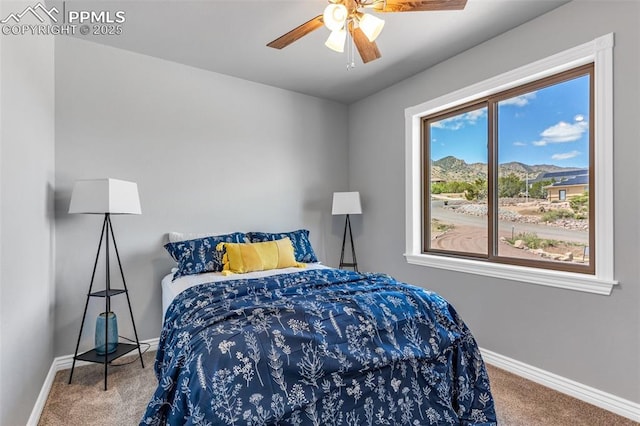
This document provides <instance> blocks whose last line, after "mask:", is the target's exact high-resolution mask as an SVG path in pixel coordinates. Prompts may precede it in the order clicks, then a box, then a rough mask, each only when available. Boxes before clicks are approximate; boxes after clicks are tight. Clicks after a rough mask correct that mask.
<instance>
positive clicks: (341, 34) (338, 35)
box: [324, 28, 347, 53]
mask: <svg viewBox="0 0 640 426" xmlns="http://www.w3.org/2000/svg"><path fill="white" fill-rule="evenodd" d="M346 40H347V31H346V30H345V29H344V28H341V29H338V30H335V31H331V34H329V38H328V39H327V41H326V42H325V43H324V45H325V46H327V47H328V48H329V49H331V50H333V51H335V52H338V53H342V52H344V45H345V42H346Z"/></svg>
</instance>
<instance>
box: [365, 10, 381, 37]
mask: <svg viewBox="0 0 640 426" xmlns="http://www.w3.org/2000/svg"><path fill="white" fill-rule="evenodd" d="M359 25H360V29H361V30H362V32H363V33H364V35H366V36H367V38H368V39H369V41H374V40H375V39H376V38H378V36H379V35H380V32H381V31H382V28H383V27H384V21H383V20H382V19H380V18H378V17H376V16H373V15H369V14H368V13H365V14H363V15H362V17H361V18H360V23H359Z"/></svg>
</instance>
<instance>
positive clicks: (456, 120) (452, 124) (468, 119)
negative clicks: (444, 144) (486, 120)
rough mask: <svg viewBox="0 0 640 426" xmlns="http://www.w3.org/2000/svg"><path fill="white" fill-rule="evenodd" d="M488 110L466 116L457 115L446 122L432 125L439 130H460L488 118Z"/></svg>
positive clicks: (466, 114)
mask: <svg viewBox="0 0 640 426" xmlns="http://www.w3.org/2000/svg"><path fill="white" fill-rule="evenodd" d="M486 115H487V110H486V108H482V109H476V110H473V111H469V112H465V113H464V114H460V115H455V116H453V117H449V118H445V119H444V120H440V121H436V122H435V123H432V124H431V125H432V126H433V127H435V128H437V129H447V130H458V129H461V128H463V127H464V126H466V125H474V124H476V123H477V122H478V120H479V119H481V118H483V117H486Z"/></svg>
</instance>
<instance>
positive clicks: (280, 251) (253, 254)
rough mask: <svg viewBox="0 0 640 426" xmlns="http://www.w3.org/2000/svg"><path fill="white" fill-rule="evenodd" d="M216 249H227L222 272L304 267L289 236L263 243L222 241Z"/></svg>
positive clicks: (227, 273)
mask: <svg viewBox="0 0 640 426" xmlns="http://www.w3.org/2000/svg"><path fill="white" fill-rule="evenodd" d="M216 250H218V251H223V250H226V252H225V254H224V255H223V257H222V264H223V265H224V266H223V268H222V273H223V274H224V275H229V274H245V273H247V272H254V271H266V270H269V269H281V268H288V267H292V266H295V267H299V268H304V267H305V264H304V263H298V262H296V258H295V255H294V252H293V245H292V244H291V240H290V239H289V238H283V239H281V240H276V241H265V242H262V243H220V244H218V245H217V246H216Z"/></svg>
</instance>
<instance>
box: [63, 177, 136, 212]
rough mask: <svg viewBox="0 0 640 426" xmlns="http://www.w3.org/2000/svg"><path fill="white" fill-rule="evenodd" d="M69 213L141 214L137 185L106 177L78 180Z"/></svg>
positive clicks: (74, 187)
mask: <svg viewBox="0 0 640 426" xmlns="http://www.w3.org/2000/svg"><path fill="white" fill-rule="evenodd" d="M69 213H85V214H104V213H110V214H141V213H142V211H141V209H140V197H139V196H138V185H137V184H136V183H134V182H127V181H124V180H118V179H108V178H106V179H87V180H79V181H77V182H76V183H75V185H74V186H73V192H72V193H71V202H70V203H69Z"/></svg>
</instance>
